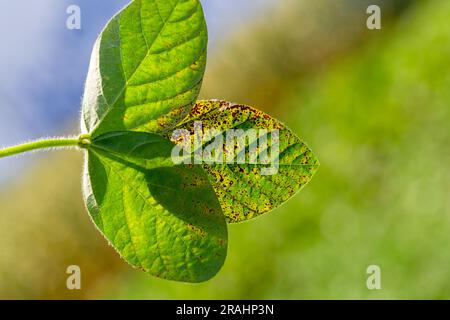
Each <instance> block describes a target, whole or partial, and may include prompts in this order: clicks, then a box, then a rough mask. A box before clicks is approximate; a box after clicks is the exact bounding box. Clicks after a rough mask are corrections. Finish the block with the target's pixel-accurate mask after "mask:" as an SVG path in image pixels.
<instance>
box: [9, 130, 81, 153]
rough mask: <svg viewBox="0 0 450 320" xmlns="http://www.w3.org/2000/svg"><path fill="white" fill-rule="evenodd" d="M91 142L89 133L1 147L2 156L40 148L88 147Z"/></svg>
mask: <svg viewBox="0 0 450 320" xmlns="http://www.w3.org/2000/svg"><path fill="white" fill-rule="evenodd" d="M89 144H90V138H89V136H87V135H81V136H80V137H78V138H51V139H42V140H37V141H33V142H28V143H24V144H21V145H17V146H13V147H8V148H4V149H0V158H5V157H10V156H13V155H17V154H21V153H25V152H29V151H33V150H39V149H52V148H64V147H80V148H86V147H87V146H89Z"/></svg>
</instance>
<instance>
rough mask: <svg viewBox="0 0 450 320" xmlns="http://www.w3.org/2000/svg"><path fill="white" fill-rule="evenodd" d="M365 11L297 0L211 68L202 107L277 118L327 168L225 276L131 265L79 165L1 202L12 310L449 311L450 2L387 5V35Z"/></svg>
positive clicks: (240, 236)
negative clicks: (403, 304) (280, 306)
mask: <svg viewBox="0 0 450 320" xmlns="http://www.w3.org/2000/svg"><path fill="white" fill-rule="evenodd" d="M362 2H364V1H362ZM362 2H358V1H342V2H340V3H341V4H340V6H338V7H339V9H340V10H338V11H337V10H334V9H333V10H332V9H329V10H328V11H327V10H323V8H324V7H327V5H329V7H330V8H332V6H333V5H332V3H335V2H334V1H317V5H311V4H305V3H304V2H301V1H298V2H296V1H287V3H288V4H287V5H286V6H285V8H284V9H283V8H281V9H280V10H278V11H276V12H275V13H273V14H271V15H268V16H267V17H264V19H265V20H266V21H265V22H262V21H260V22H258V21H256V22H254V25H253V26H251V27H249V26H246V27H245V28H246V30H244V31H242V32H240V33H238V34H237V35H236V36H235V37H234V39H232V40H229V41H228V42H226V43H224V45H223V47H224V49H223V50H221V51H220V53H218V54H217V56H215V57H210V61H211V64H210V67H209V69H208V71H207V76H206V79H205V88H204V92H203V96H204V97H208V98H211V97H215V98H229V99H231V100H234V99H235V100H238V102H242V103H247V104H250V105H254V106H256V107H260V108H261V109H263V110H264V111H267V112H269V113H271V114H272V115H274V116H277V117H278V118H280V119H282V120H283V121H285V123H286V124H287V125H288V126H289V127H291V128H292V129H293V130H294V131H296V132H299V133H300V136H301V137H302V139H304V140H305V141H307V142H308V144H309V145H310V146H311V147H312V149H313V150H314V151H315V153H316V154H317V156H318V157H319V159H320V161H321V164H322V166H321V169H320V170H319V172H318V174H317V175H316V176H315V178H314V179H313V181H312V182H311V183H310V184H309V185H308V186H307V187H306V188H305V189H304V190H303V191H302V192H301V193H300V194H299V195H297V196H296V197H295V198H294V199H292V200H291V201H289V202H288V203H286V204H285V205H283V206H282V207H280V208H279V209H277V210H275V211H274V212H272V213H270V214H268V215H266V216H264V217H261V218H258V219H256V220H255V221H252V222H249V223H243V224H238V225H232V226H230V235H229V238H230V248H229V255H228V258H227V261H226V264H225V267H224V269H223V270H222V271H221V272H220V273H219V275H218V276H217V277H216V278H214V279H213V280H211V281H209V282H207V283H206V284H198V285H190V284H179V283H175V282H168V281H164V280H158V279H155V278H151V277H149V276H148V275H146V274H144V273H141V272H140V271H137V270H133V269H131V268H130V267H129V266H127V265H126V264H125V263H124V262H122V261H120V259H119V258H117V257H116V256H115V254H114V252H113V249H112V248H108V247H107V245H106V244H105V243H104V241H103V239H102V238H101V236H100V235H98V234H97V232H96V230H95V228H94V227H93V226H92V225H91V224H90V221H89V219H88V217H87V214H86V213H85V212H84V209H83V208H82V205H81V204H79V203H81V196H80V195H79V192H78V189H77V188H79V181H78V180H79V172H80V168H79V166H80V164H81V161H75V160H67V159H69V158H70V156H73V154H68V155H67V156H55V158H54V159H51V160H49V161H47V162H46V163H44V164H40V165H37V167H36V168H35V171H36V173H33V174H31V175H24V177H23V178H22V182H20V183H18V185H17V186H15V187H12V189H11V190H8V191H5V192H4V195H3V196H2V199H4V200H2V203H4V204H5V205H4V206H3V209H2V211H3V210H5V214H3V212H2V215H3V216H2V217H1V218H0V219H1V221H0V226H1V227H0V231H1V233H2V235H3V238H4V242H3V243H2V250H1V251H0V252H1V253H2V254H1V255H0V275H2V276H3V279H6V280H5V281H3V282H1V283H0V293H1V296H2V297H11V296H14V297H19V298H20V297H21V298H126V299H128V298H144V299H156V298H159V299H198V298H204V299H208V298H209V299H218V298H233V299H244V298H248V299H252V298H276V299H310V298H325V299H329V298H339V299H350V298H351V299H362V298H370V299H380V298H395V299H403V298H425V299H429V298H450V268H449V266H450V250H448V249H450V248H449V247H450V197H449V194H450V174H449V173H448V164H449V163H450V161H449V160H450V147H449V143H450V130H449V125H448V124H449V123H450V111H449V104H450V90H449V88H450V76H449V72H448V71H449V70H450V62H449V61H450V60H449V56H450V28H449V27H448V21H450V2H448V1H443V0H435V1H416V2H414V1H392V3H393V4H394V7H395V9H393V8H394V7H392V6H391V5H390V4H389V3H391V2H390V1H389V2H380V1H378V2H380V3H382V4H383V6H384V7H385V8H386V15H385V16H384V17H385V20H383V29H382V31H368V30H367V29H366V28H365V18H366V17H367V15H366V14H365V10H362V9H363V6H364V5H366V4H367V3H364V4H361V3H362ZM375 2H377V1H375ZM309 3H311V2H309ZM404 4H411V6H404ZM305 7H307V8H308V10H311V11H306V12H305ZM366 7H367V6H366ZM288 9H289V10H288ZM305 17H309V18H308V19H306V18H305ZM330 17H332V18H330ZM302 18H305V19H302ZM313 18H315V19H316V21H317V22H316V23H315V22H314V21H315V20H313ZM325 18H327V19H325ZM267 21H271V22H273V24H272V25H270V24H269V25H268V22H267ZM324 21H325V22H326V23H325V22H324ZM294 26H295V27H294ZM307 27H308V28H309V29H308V28H307ZM304 28H307V30H309V31H308V32H306V31H304ZM268 30H271V31H270V32H269V31H268ZM283 30H284V31H283ZM299 34H302V35H303V36H301V37H300V36H299V37H295V36H296V35H297V36H298V35H299ZM336 35H339V37H337V36H336ZM335 37H337V39H335V41H334V42H333V39H334V38H335ZM289 39H290V40H289ZM289 43H290V45H286V44H289ZM274 48H282V49H283V50H277V49H274ZM225 49H228V50H225ZM246 61H248V62H246ZM302 61H303V62H302ZM250 82H251V83H250ZM47 156H48V155H46V157H47ZM30 170H31V171H32V169H30ZM77 170H78V171H77ZM58 171H59V172H61V171H64V172H68V174H67V177H65V178H62V177H59V176H58ZM44 181H45V182H44ZM23 198H26V199H25V200H22V201H20V199H23ZM62 230H64V231H62ZM69 263H73V264H79V265H80V266H81V268H82V270H85V271H83V272H84V273H83V274H84V276H83V290H82V291H81V292H68V291H67V290H66V289H65V278H66V275H65V273H64V271H65V266H67V264H69ZM373 264H374V265H379V266H380V267H381V271H382V289H381V290H378V291H370V290H368V289H367V287H366V279H367V277H368V275H367V274H366V269H367V267H368V266H369V265H373Z"/></svg>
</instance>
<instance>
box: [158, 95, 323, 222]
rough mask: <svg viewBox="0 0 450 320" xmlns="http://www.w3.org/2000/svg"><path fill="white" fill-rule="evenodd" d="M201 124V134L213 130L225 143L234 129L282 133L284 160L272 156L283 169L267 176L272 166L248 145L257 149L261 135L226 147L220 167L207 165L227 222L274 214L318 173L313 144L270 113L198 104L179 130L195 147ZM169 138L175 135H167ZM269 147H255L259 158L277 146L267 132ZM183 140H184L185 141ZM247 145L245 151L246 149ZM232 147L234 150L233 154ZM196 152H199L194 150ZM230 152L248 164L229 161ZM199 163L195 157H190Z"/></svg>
mask: <svg viewBox="0 0 450 320" xmlns="http://www.w3.org/2000/svg"><path fill="white" fill-rule="evenodd" d="M196 122H197V123H201V126H202V129H201V130H202V131H201V133H202V134H205V133H206V132H208V131H209V130H211V129H215V130H218V131H217V133H219V134H217V133H216V134H214V137H216V135H217V136H218V137H219V138H220V140H222V141H225V140H226V132H228V131H227V130H229V129H235V130H236V129H242V130H244V132H248V131H247V130H248V129H267V130H269V132H270V130H278V133H279V137H278V140H279V142H278V144H279V157H278V159H277V158H273V160H274V161H273V163H272V167H273V165H276V166H278V167H279V168H278V170H276V171H275V172H274V173H275V174H269V175H267V174H264V173H263V171H262V169H263V168H267V167H269V165H268V164H266V163H264V162H261V161H259V162H258V161H257V162H254V163H252V162H251V161H249V159H250V157H251V154H249V150H250V148H249V146H250V145H257V136H256V138H255V137H253V138H252V137H247V139H245V142H243V141H242V142H241V143H240V146H239V144H237V145H235V148H234V149H233V148H228V149H227V148H226V144H225V143H223V144H222V145H223V146H224V147H223V148H224V149H223V152H222V155H221V156H222V158H220V156H219V158H220V161H218V162H219V163H203V167H204V169H205V171H206V172H207V175H208V178H209V180H210V182H211V184H212V186H213V188H214V190H215V192H216V194H217V197H218V199H219V202H220V204H221V207H222V210H223V212H224V214H225V216H226V218H227V220H228V222H231V223H233V222H241V221H245V220H249V219H252V218H255V217H257V216H259V215H261V214H263V213H266V212H268V211H271V210H272V209H274V208H276V207H278V206H280V205H281V204H282V203H284V202H285V201H287V200H288V199H289V198H291V197H292V196H293V195H294V194H296V193H297V192H298V191H299V190H300V189H302V188H303V187H304V186H305V185H306V184H307V183H308V182H309V181H310V180H311V178H312V177H313V175H314V174H315V173H316V171H317V169H318V167H319V162H318V160H317V158H316V157H315V155H314V154H313V153H312V151H311V150H310V149H309V148H308V146H307V145H306V144H305V143H303V142H302V141H301V140H300V139H299V138H298V137H297V136H296V135H295V134H294V133H293V132H292V131H291V130H289V129H288V128H287V127H286V126H285V125H284V124H282V123H280V122H279V121H277V120H275V119H274V118H272V117H270V116H269V115H267V114H265V113H263V112H261V111H258V110H256V109H253V108H251V107H248V106H243V105H237V104H232V103H229V102H225V101H218V100H212V101H198V102H197V104H196V106H195V107H194V108H193V109H192V111H191V113H190V114H189V115H188V116H187V117H186V118H185V119H184V120H183V121H182V122H181V123H180V124H179V125H178V126H177V129H183V130H187V132H189V137H190V140H191V141H190V145H191V146H192V145H195V143H194V142H193V141H192V140H193V139H194V137H195V123H196ZM167 134H168V136H171V135H172V133H171V132H168V133H167ZM268 136H269V138H268V143H267V147H268V148H263V147H261V145H258V147H257V148H256V149H255V150H256V153H257V155H258V159H260V157H261V155H262V154H263V153H264V152H266V151H267V149H270V147H273V146H274V144H273V143H272V142H274V141H272V140H273V138H270V135H269V134H268ZM179 138H180V137H179V136H177V135H172V139H173V141H174V142H176V143H179V144H182V143H185V141H186V139H179ZM205 140H206V143H203V144H202V149H203V150H205V149H206V148H207V146H208V144H210V145H211V144H214V143H215V142H217V139H205ZM183 141H184V142H183ZM243 147H245V148H243ZM232 149H233V150H232ZM191 150H192V151H194V152H195V150H197V151H198V150H199V148H195V147H194V148H192V149H191ZM227 150H228V151H229V152H231V153H232V157H233V159H234V160H237V157H238V155H239V154H242V152H243V151H244V152H245V159H246V163H245V164H239V163H238V161H232V163H227V161H226V159H227V158H226V153H227ZM190 160H191V161H192V162H194V160H193V159H190Z"/></svg>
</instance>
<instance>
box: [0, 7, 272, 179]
mask: <svg viewBox="0 0 450 320" xmlns="http://www.w3.org/2000/svg"><path fill="white" fill-rule="evenodd" d="M128 2H129V1H128V0H78V1H76V0H15V1H8V2H4V3H3V4H2V10H1V11H0V35H1V39H2V42H1V43H0V53H1V59H0V70H2V72H1V74H0V108H1V110H2V117H0V146H7V145H12V144H16V143H18V142H22V141H25V140H29V139H36V138H40V137H46V136H56V135H60V134H68V133H74V134H75V133H77V132H76V130H77V127H76V126H77V123H78V117H79V109H80V101H81V95H82V93H83V86H84V81H85V77H86V72H87V69H88V64H89V58H90V54H91V49H92V45H93V43H94V41H95V39H96V37H97V35H98V33H99V32H100V31H101V29H102V28H103V26H104V25H105V24H106V22H107V21H108V20H109V19H110V17H111V16H113V15H114V13H115V12H117V11H118V10H120V9H121V8H122V7H123V6H124V5H126V4H127V3H128ZM202 2H203V4H204V9H205V14H206V18H207V20H208V27H209V32H210V47H214V45H215V44H217V43H219V42H220V41H222V39H223V38H224V37H226V34H227V33H229V32H232V31H233V28H236V27H237V26H239V25H242V24H245V23H248V21H249V20H250V19H251V18H252V17H253V16H255V15H256V14H258V12H260V10H261V9H263V8H265V7H267V6H268V5H274V4H275V3H276V2H277V0H203V1H202ZM71 4H75V5H78V6H80V8H81V12H82V29H81V30H68V29H67V28H66V19H67V14H66V9H67V7H68V6H69V5H71ZM210 51H211V50H210ZM212 52H213V50H212ZM210 58H211V56H210ZM23 163H24V158H23V157H20V158H14V159H2V160H1V161H0V181H2V180H3V181H4V179H5V178H6V177H7V176H8V175H11V174H13V173H14V172H16V171H17V168H20V165H22V164H23Z"/></svg>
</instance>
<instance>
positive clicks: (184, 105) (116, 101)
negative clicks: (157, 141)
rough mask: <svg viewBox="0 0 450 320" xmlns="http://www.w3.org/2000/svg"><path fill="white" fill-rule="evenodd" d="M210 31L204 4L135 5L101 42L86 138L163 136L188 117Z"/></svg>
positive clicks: (145, 1) (89, 85) (175, 0)
mask: <svg viewBox="0 0 450 320" xmlns="http://www.w3.org/2000/svg"><path fill="white" fill-rule="evenodd" d="M207 39H208V36H207V30H206V23H205V19H204V15H203V10H202V6H201V4H200V2H199V1H198V0H134V1H132V2H131V3H130V4H129V5H128V6H127V7H126V8H125V9H123V10H122V11H121V12H119V13H118V14H117V15H116V16H115V17H114V18H113V19H112V20H111V21H110V22H109V23H108V24H107V26H106V28H105V29H104V30H103V32H102V33H101V35H100V36H99V38H98V40H97V42H96V44H95V47H94V50H93V53H92V58H91V64H90V68H89V73H88V78H87V81H86V89H85V94H84V99H83V106H82V110H83V112H82V128H83V133H89V134H91V135H92V136H93V137H95V136H98V135H101V134H103V133H107V132H111V131H125V130H132V131H146V132H158V131H160V130H161V128H164V127H166V126H170V125H172V124H174V123H176V122H177V121H179V119H181V118H183V117H184V116H185V115H186V113H188V112H189V110H190V108H191V107H192V105H193V103H194V102H195V100H196V98H197V95H198V92H199V90H200V87H201V83H202V79H203V74H204V70H205V64H206V50H207Z"/></svg>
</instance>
